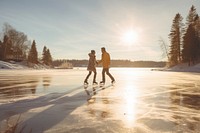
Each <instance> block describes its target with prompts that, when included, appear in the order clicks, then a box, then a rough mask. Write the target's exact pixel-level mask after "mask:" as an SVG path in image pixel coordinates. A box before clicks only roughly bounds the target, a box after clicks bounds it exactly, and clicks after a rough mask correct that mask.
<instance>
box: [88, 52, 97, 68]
mask: <svg viewBox="0 0 200 133" xmlns="http://www.w3.org/2000/svg"><path fill="white" fill-rule="evenodd" d="M88 55H89V63H88V67H87V70H88V71H96V56H95V55H94V54H91V53H89V54H88Z"/></svg>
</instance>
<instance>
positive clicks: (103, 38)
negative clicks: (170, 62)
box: [0, 0, 200, 61]
mask: <svg viewBox="0 0 200 133" xmlns="http://www.w3.org/2000/svg"><path fill="white" fill-rule="evenodd" d="M192 5H194V6H195V7H196V9H197V13H198V14H200V0H0V27H1V31H2V28H3V24H4V23H5V22H7V23H9V24H10V25H12V26H13V27H14V28H16V29H17V30H18V31H21V32H24V33H25V34H26V35H28V38H29V40H31V41H32V40H33V39H34V40H36V45H37V50H38V52H40V53H41V51H42V49H43V46H44V45H46V46H47V47H48V48H49V49H50V51H51V54H52V56H53V58H54V59H88V53H89V52H90V50H91V49H94V50H95V51H96V53H97V59H99V58H100V57H101V51H100V49H101V47H102V46H104V47H106V49H107V51H108V52H109V53H110V55H111V58H112V59H130V60H155V61H160V60H164V59H162V58H161V55H162V52H161V50H160V46H159V42H158V40H159V38H160V37H162V38H163V39H164V40H165V41H166V42H167V43H168V41H169V40H168V34H169V32H170V29H171V25H172V20H173V18H174V17H175V15H176V13H180V14H181V15H182V16H183V18H184V21H183V22H185V18H186V16H187V15H188V12H189V9H190V8H191V6H192ZM130 30H132V31H134V33H135V34H136V35H137V39H136V41H134V42H133V43H131V44H130V43H128V42H127V41H125V40H124V39H122V38H123V36H125V35H126V33H128V32H129V31H130Z"/></svg>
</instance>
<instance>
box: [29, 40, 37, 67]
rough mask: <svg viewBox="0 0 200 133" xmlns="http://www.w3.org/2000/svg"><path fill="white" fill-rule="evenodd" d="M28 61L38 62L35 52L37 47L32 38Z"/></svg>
mask: <svg viewBox="0 0 200 133" xmlns="http://www.w3.org/2000/svg"><path fill="white" fill-rule="evenodd" d="M28 62H31V63H34V64H37V63H38V52H37V49H36V43H35V40H33V43H32V45H31V49H30V51H29V55H28Z"/></svg>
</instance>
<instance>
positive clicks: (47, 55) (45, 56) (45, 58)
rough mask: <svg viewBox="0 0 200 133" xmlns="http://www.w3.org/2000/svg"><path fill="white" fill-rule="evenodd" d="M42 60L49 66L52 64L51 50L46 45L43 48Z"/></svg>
mask: <svg viewBox="0 0 200 133" xmlns="http://www.w3.org/2000/svg"><path fill="white" fill-rule="evenodd" d="M42 62H43V64H45V65H48V66H51V65H52V56H51V53H50V50H49V49H47V47H46V46H44V48H43V53H42Z"/></svg>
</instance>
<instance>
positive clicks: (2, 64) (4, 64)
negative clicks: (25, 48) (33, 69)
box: [0, 60, 28, 69]
mask: <svg viewBox="0 0 200 133" xmlns="http://www.w3.org/2000/svg"><path fill="white" fill-rule="evenodd" d="M27 68H28V67H26V66H25V65H21V64H18V63H16V62H12V63H9V62H5V61H1V60H0V69H27Z"/></svg>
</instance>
